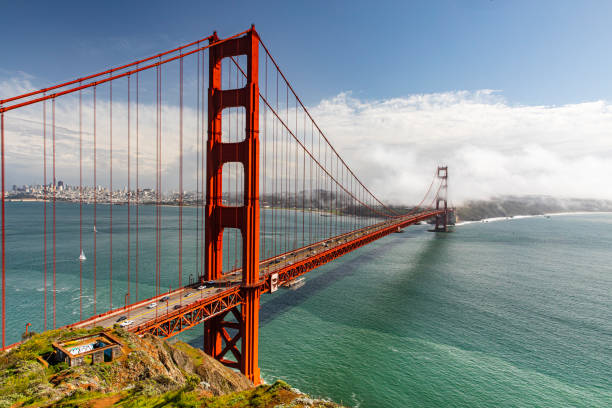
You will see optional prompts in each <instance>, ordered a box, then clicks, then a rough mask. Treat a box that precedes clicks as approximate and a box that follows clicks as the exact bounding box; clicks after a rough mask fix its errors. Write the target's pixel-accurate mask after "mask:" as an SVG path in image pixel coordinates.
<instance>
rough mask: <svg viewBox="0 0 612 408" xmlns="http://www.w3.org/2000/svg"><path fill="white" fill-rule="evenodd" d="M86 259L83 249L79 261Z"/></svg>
mask: <svg viewBox="0 0 612 408" xmlns="http://www.w3.org/2000/svg"><path fill="white" fill-rule="evenodd" d="M86 259H87V257H86V256H85V252H83V250H82V249H81V255H79V261H84V260H86Z"/></svg>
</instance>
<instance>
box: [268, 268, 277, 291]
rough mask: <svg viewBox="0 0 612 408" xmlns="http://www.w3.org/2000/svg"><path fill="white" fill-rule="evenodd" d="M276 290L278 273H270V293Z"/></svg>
mask: <svg viewBox="0 0 612 408" xmlns="http://www.w3.org/2000/svg"><path fill="white" fill-rule="evenodd" d="M277 290H278V273H273V274H272V275H270V293H273V292H276V291H277Z"/></svg>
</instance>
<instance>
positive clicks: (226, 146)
mask: <svg viewBox="0 0 612 408" xmlns="http://www.w3.org/2000/svg"><path fill="white" fill-rule="evenodd" d="M210 41H211V43H212V46H211V47H210V49H209V50H210V54H209V88H208V141H207V144H206V210H205V220H204V222H205V225H206V228H205V238H204V239H205V244H204V245H205V270H204V278H205V279H206V280H216V279H220V278H222V277H223V230H224V229H226V228H236V229H238V230H240V233H241V234H240V235H241V237H242V284H241V289H240V296H241V298H242V301H241V303H240V310H238V307H234V308H233V309H231V310H229V311H226V312H225V313H222V314H219V315H217V316H215V317H213V318H211V319H209V320H207V321H206V322H205V323H204V351H205V352H206V353H207V354H209V355H211V356H213V357H215V358H216V359H217V360H219V361H221V362H222V363H224V364H226V365H228V366H230V367H234V368H237V369H239V370H240V371H241V372H242V373H243V374H245V375H246V376H247V377H248V378H249V379H250V380H251V381H252V382H253V383H254V384H256V385H257V384H259V383H260V381H261V379H260V372H259V365H258V338H259V300H260V295H261V286H262V284H263V281H261V280H260V278H259V86H258V66H259V65H258V64H259V55H258V54H259V36H258V35H257V32H256V31H255V28H254V27H251V29H250V30H249V31H248V32H247V33H246V34H245V35H244V36H242V37H238V38H234V39H231V40H228V41H223V42H219V40H218V38H217V36H216V34H215V35H214V37H213V38H212V39H211V40H210ZM216 42H219V44H217V45H215V43H216ZM239 55H245V56H246V58H247V63H246V64H247V78H246V85H245V86H244V87H243V88H237V89H222V85H221V84H222V81H221V79H222V70H221V62H222V60H223V59H224V58H231V57H236V56H239ZM236 107H243V108H244V114H245V138H244V140H242V141H239V142H234V143H229V142H224V141H223V136H222V113H223V110H224V109H226V108H236ZM234 162H237V163H241V164H242V166H243V171H244V178H243V180H244V185H243V200H242V205H241V206H225V205H224V204H223V202H222V196H223V177H222V173H223V165H224V164H226V163H234ZM226 356H227V357H226ZM228 357H229V358H228Z"/></svg>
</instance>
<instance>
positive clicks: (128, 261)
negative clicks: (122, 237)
mask: <svg viewBox="0 0 612 408" xmlns="http://www.w3.org/2000/svg"><path fill="white" fill-rule="evenodd" d="M130 82H131V81H130V76H129V75H128V78H127V88H128V89H127V91H128V92H127V299H128V301H129V302H130V303H132V299H131V298H130V263H131V260H132V259H131V255H132V254H131V253H130V249H131V241H130V240H131V236H130V232H131V227H132V225H131V221H132V220H131V219H130V215H131V214H130V205H131V200H130V198H131V195H132V184H131V182H130V181H131V180H130V176H131V173H130V167H131V164H132V163H131V158H132V150H131V148H132V146H131V144H130V136H131V135H130V125H131V119H132V118H131V113H132V112H131V106H130V103H131V102H132V101H131V94H130V85H131V83H130ZM126 306H127V305H126Z"/></svg>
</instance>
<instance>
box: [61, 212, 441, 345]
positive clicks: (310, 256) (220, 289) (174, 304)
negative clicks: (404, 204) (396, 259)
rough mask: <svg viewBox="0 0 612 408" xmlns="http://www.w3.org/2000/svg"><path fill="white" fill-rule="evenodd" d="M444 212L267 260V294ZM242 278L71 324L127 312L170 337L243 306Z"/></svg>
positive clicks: (134, 327) (95, 322) (106, 323)
mask: <svg viewBox="0 0 612 408" xmlns="http://www.w3.org/2000/svg"><path fill="white" fill-rule="evenodd" d="M442 212H443V211H426V212H421V213H418V214H414V215H411V216H405V217H400V218H396V219H393V220H391V221H386V222H381V223H379V224H375V225H372V226H369V227H365V228H362V229H359V230H356V231H352V232H349V233H346V234H342V235H338V236H335V237H332V238H329V239H327V240H325V241H320V242H317V243H314V244H312V245H308V246H305V247H303V248H299V249H296V250H294V251H291V252H288V253H285V254H281V255H277V256H275V257H272V258H268V259H266V260H264V261H261V262H260V266H259V271H260V272H259V273H260V277H261V281H260V282H261V287H262V293H265V292H269V291H270V279H269V278H270V275H272V274H274V273H278V284H279V285H283V284H285V283H287V282H290V281H291V280H293V279H295V278H296V277H298V276H300V275H303V274H305V273H307V272H309V271H311V270H313V269H315V268H317V267H318V266H321V265H323V264H325V263H328V262H330V261H332V260H333V259H336V258H338V257H340V256H342V255H345V254H347V253H349V252H351V251H353V250H355V249H357V248H359V247H361V246H364V245H367V244H368V243H370V242H372V241H374V240H377V239H379V238H382V237H384V236H386V235H388V234H390V233H393V232H395V231H396V230H397V229H398V228H404V227H406V226H408V225H412V224H416V223H418V222H420V221H423V220H426V219H429V218H432V217H434V216H436V215H437V214H438V213H442ZM241 282H242V276H241V270H236V271H233V272H231V273H228V274H227V275H225V276H224V277H223V278H222V279H220V280H218V281H216V282H215V285H214V286H213V287H207V288H206V289H201V290H199V289H197V287H198V286H199V285H200V284H199V283H198V284H195V285H190V286H186V287H183V288H179V289H176V290H174V291H172V292H169V293H165V294H162V295H159V296H157V297H154V298H150V299H146V300H143V301H140V302H138V303H135V304H132V305H129V306H128V307H127V308H125V307H123V308H119V309H114V310H111V311H109V312H107V313H104V314H101V315H98V316H94V317H91V318H89V319H87V320H83V321H81V322H78V323H75V324H72V325H71V327H93V326H102V327H112V326H113V325H114V324H116V323H117V319H118V318H119V317H120V316H126V318H127V319H129V320H132V321H133V322H134V323H133V324H131V325H130V326H128V329H129V330H130V331H133V332H136V333H139V334H143V333H146V332H149V333H153V334H155V335H159V336H162V337H164V338H168V337H172V336H174V335H176V334H178V333H180V332H182V331H184V330H187V329H189V328H191V327H194V326H196V325H197V324H199V323H201V322H203V321H205V320H206V319H208V318H210V317H212V316H215V315H217V314H219V313H223V312H225V311H227V310H229V309H231V308H233V307H235V306H237V305H238V304H240V303H241V302H242V297H241V293H240V292H241V291H240V286H241ZM164 296H167V297H168V300H167V301H164V302H162V301H161V299H162V298H163V297H164ZM153 302H156V303H157V306H156V307H154V308H150V305H151V303H153Z"/></svg>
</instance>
